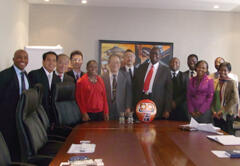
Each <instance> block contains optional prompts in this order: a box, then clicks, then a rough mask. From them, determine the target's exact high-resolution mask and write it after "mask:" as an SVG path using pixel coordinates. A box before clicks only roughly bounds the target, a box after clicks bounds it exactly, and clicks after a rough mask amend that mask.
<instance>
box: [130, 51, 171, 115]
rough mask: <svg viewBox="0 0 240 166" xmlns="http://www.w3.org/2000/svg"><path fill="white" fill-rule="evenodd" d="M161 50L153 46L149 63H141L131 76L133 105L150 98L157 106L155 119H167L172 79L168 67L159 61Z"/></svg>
mask: <svg viewBox="0 0 240 166" xmlns="http://www.w3.org/2000/svg"><path fill="white" fill-rule="evenodd" d="M160 57H161V52H160V49H159V48H158V47H153V48H152V49H151V52H150V61H151V62H150V63H145V64H142V65H141V66H140V67H139V68H138V69H137V71H136V74H135V76H134V78H133V106H134V107H135V108H136V105H137V103H138V102H139V101H140V100H142V99H150V100H152V101H153V102H154V103H155V104H156V106H157V114H156V116H155V119H162V118H165V119H167V118H168V117H169V113H170V111H171V102H172V81H171V73H170V69H169V68H168V67H167V66H166V65H165V64H163V63H162V62H161V61H160Z"/></svg>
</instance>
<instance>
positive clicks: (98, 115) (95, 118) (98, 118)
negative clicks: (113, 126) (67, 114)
mask: <svg viewBox="0 0 240 166" xmlns="http://www.w3.org/2000/svg"><path fill="white" fill-rule="evenodd" d="M88 116H89V118H90V119H91V121H103V120H104V112H103V111H102V112H97V113H91V112H88Z"/></svg>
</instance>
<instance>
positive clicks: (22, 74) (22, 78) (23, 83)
mask: <svg viewBox="0 0 240 166" xmlns="http://www.w3.org/2000/svg"><path fill="white" fill-rule="evenodd" d="M21 83H22V87H21V90H22V92H23V91H24V90H26V86H25V79H24V72H21ZM22 92H21V93H22Z"/></svg>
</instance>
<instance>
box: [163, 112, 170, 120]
mask: <svg viewBox="0 0 240 166" xmlns="http://www.w3.org/2000/svg"><path fill="white" fill-rule="evenodd" d="M169 115H170V114H169V112H168V111H166V112H164V113H163V118H165V119H168V118H169Z"/></svg>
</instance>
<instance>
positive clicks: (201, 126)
mask: <svg viewBox="0 0 240 166" xmlns="http://www.w3.org/2000/svg"><path fill="white" fill-rule="evenodd" d="M182 126H186V127H187V126H189V127H190V128H192V129H193V130H199V131H206V132H211V133H216V134H222V133H220V132H218V131H219V130H220V128H219V127H215V126H213V125H212V124H211V123H198V122H197V121H196V120H195V119H194V118H191V121H190V123H189V124H188V125H182Z"/></svg>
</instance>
